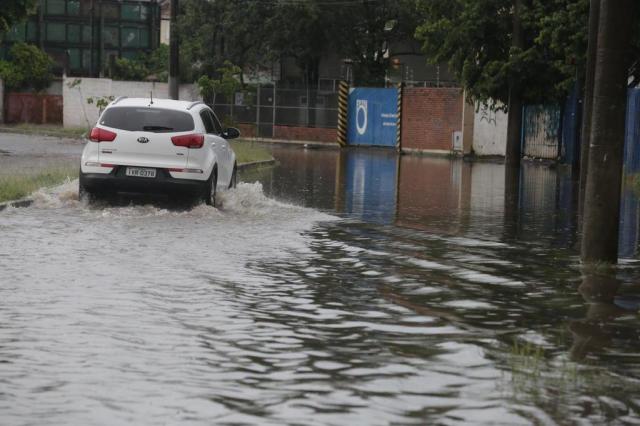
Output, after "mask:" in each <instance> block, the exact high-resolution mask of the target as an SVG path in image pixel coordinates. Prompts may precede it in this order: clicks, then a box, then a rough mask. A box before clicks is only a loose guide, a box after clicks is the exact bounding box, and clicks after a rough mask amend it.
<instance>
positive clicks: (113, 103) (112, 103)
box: [111, 96, 127, 105]
mask: <svg viewBox="0 0 640 426" xmlns="http://www.w3.org/2000/svg"><path fill="white" fill-rule="evenodd" d="M123 99H127V97H126V96H118V97H117V98H116V100H115V101H113V102H111V105H115V104H117V103H118V102H120V101H121V100H123Z"/></svg>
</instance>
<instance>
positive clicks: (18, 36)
mask: <svg viewBox="0 0 640 426" xmlns="http://www.w3.org/2000/svg"><path fill="white" fill-rule="evenodd" d="M25 36H26V34H25V25H24V24H18V25H16V26H14V27H13V28H11V31H9V34H7V39H8V40H11V41H24V40H25Z"/></svg>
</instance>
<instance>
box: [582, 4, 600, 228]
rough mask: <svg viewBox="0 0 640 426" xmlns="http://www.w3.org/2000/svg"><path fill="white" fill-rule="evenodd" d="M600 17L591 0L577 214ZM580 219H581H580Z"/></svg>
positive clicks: (584, 173)
mask: <svg viewBox="0 0 640 426" xmlns="http://www.w3.org/2000/svg"><path fill="white" fill-rule="evenodd" d="M599 17H600V0H591V5H590V6H589V44H588V47H587V69H586V73H585V85H584V103H583V105H582V129H581V138H582V140H581V143H580V195H579V198H578V215H579V217H580V219H582V217H583V212H584V195H585V188H586V186H587V171H588V168H589V139H590V134H591V115H592V113H593V85H594V80H595V73H596V52H597V48H598V20H599ZM580 221H581V220H580Z"/></svg>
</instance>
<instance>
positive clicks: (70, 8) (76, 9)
mask: <svg viewBox="0 0 640 426" xmlns="http://www.w3.org/2000/svg"><path fill="white" fill-rule="evenodd" d="M67 15H74V16H77V15H80V0H68V1H67Z"/></svg>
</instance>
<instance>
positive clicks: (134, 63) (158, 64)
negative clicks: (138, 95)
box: [111, 45, 169, 82]
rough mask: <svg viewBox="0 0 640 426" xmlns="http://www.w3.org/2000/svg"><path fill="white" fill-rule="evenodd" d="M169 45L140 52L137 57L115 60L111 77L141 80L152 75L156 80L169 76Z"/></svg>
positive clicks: (165, 78)
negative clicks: (143, 52) (145, 52)
mask: <svg viewBox="0 0 640 426" xmlns="http://www.w3.org/2000/svg"><path fill="white" fill-rule="evenodd" d="M168 66H169V47H168V46H166V45H160V46H159V47H158V48H157V49H156V50H154V51H152V52H150V53H148V54H140V55H138V57H137V58H135V59H127V58H118V59H116V60H115V63H114V66H113V69H112V70H111V77H112V78H113V79H115V80H129V81H141V80H145V79H149V78H150V77H152V78H153V79H154V80H155V81H165V82H166V81H167V79H168V78H169V72H168Z"/></svg>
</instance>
